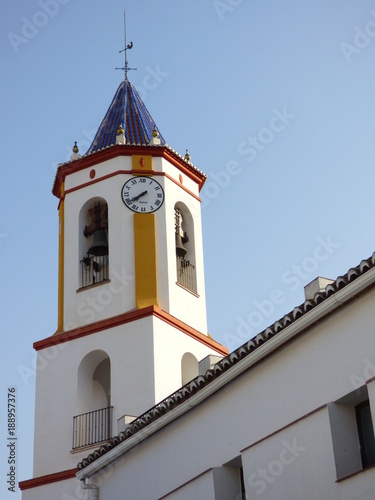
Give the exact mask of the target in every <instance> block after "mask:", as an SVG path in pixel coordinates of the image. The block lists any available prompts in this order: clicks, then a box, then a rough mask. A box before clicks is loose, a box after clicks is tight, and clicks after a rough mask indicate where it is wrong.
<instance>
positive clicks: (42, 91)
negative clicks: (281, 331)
mask: <svg viewBox="0 0 375 500" xmlns="http://www.w3.org/2000/svg"><path fill="white" fill-rule="evenodd" d="M43 6H44V7H43ZM124 7H126V9H127V24H128V42H129V41H133V43H134V48H133V49H132V50H131V51H129V63H130V66H132V67H136V68H137V71H132V72H131V73H130V78H131V80H132V81H133V83H134V84H135V85H136V86H137V87H138V90H139V93H140V95H141V97H142V98H143V99H144V102H145V103H146V105H147V107H148V109H149V111H150V113H151V115H152V116H153V118H154V120H155V121H156V123H157V124H158V126H159V129H160V131H161V132H162V134H163V136H164V138H165V139H166V141H167V143H168V144H169V145H170V146H171V147H172V148H174V149H175V150H177V151H178V152H179V153H180V154H184V153H185V149H186V148H189V151H190V154H191V158H192V162H193V163H194V164H195V165H196V166H197V167H198V168H200V169H201V170H203V171H204V172H205V173H207V174H208V181H207V183H206V187H205V188H204V190H203V192H202V197H203V224H204V227H203V229H204V250H205V266H206V293H207V307H208V319H209V331H210V334H211V335H212V337H214V338H215V339H216V340H218V341H219V342H222V343H224V344H227V345H228V346H229V347H230V349H234V348H235V347H237V346H238V345H240V344H241V343H243V342H244V341H245V340H246V338H250V336H251V334H252V333H254V334H255V333H257V332H258V331H261V330H263V329H264V328H265V327H266V326H268V325H269V324H270V323H272V322H273V321H274V320H276V319H278V318H280V317H282V316H283V315H284V314H285V313H287V312H289V311H290V310H291V309H293V307H294V306H296V305H299V304H300V303H301V302H302V301H303V286H304V285H306V284H307V283H308V282H310V281H311V280H312V279H314V278H315V277H316V276H318V275H321V276H325V277H328V278H336V277H337V276H338V275H340V274H344V273H345V272H346V271H347V270H348V269H349V268H350V267H351V266H356V265H357V264H359V262H360V261H361V260H362V259H363V258H367V257H369V256H370V255H371V254H372V252H373V251H374V250H375V223H374V215H373V214H374V212H375V197H374V194H373V191H374V170H375V92H374V88H375V64H374V58H375V5H374V2H373V1H370V0H356V1H355V2H353V1H352V0H329V1H327V0H315V1H314V2H312V1H310V0H309V1H308V0H284V1H282V2H280V1H279V0H262V1H260V0H242V1H241V0H222V1H219V0H217V1H215V0H194V1H190V2H176V1H175V0H160V1H158V2H155V1H151V0H140V1H137V2H125V3H124V2H123V1H119V0H112V1H111V2H105V1H103V0H101V1H100V0H99V1H92V0H91V1H89V0H80V1H79V2H78V1H77V0H70V1H69V0H64V1H62V0H60V1H58V0H50V2H47V0H46V1H44V0H40V1H35V0H28V1H26V0H19V1H18V2H2V4H1V7H0V14H1V15H0V40H1V42H0V51H1V61H2V71H1V73H2V77H1V80H0V90H1V100H0V106H1V121H0V131H1V148H0V161H1V183H0V210H1V219H0V269H1V274H0V276H1V278H0V279H1V287H0V294H1V306H2V308H1V324H0V328H1V339H2V345H3V349H2V352H3V356H4V360H3V362H2V363H1V383H2V398H1V400H2V401H3V405H2V408H0V419H1V420H0V421H1V422H2V424H1V428H2V429H3V434H2V439H1V443H0V444H1V448H2V449H1V454H0V460H1V468H0V469H1V471H3V472H2V479H1V481H0V496H1V498H12V499H15V498H20V497H19V495H18V494H16V495H9V497H8V496H7V490H6V484H5V481H6V477H5V474H6V472H7V470H8V466H7V463H6V459H7V453H6V441H5V439H6V433H5V431H6V416H7V415H6V389H7V387H8V386H16V387H17V398H18V423H17V429H18V437H19V441H18V450H17V454H18V466H17V472H18V478H17V479H18V480H24V479H28V478H30V477H31V476H32V465H31V464H32V441H33V415H34V409H33V405H34V381H35V377H34V376H33V374H32V363H33V360H34V352H33V349H32V343H33V342H34V341H36V340H39V339H42V338H45V337H47V336H49V335H51V334H52V333H53V332H54V331H55V329H56V321H57V312H56V311H57V232H58V217H57V210H56V209H57V200H56V199H55V198H54V197H53V196H52V194H51V187H52V183H53V179H54V175H55V169H56V165H57V163H58V162H63V161H66V159H67V155H68V154H70V153H68V152H70V149H71V147H72V145H73V143H74V141H75V140H76V141H78V145H79V146H80V149H81V152H84V151H85V149H86V148H87V147H88V145H89V142H90V139H91V138H92V135H93V133H94V132H95V131H96V129H97V128H98V126H99V124H100V122H101V120H102V118H103V116H104V114H105V112H106V110H107V108H108V106H109V104H110V102H111V99H112V97H113V95H114V92H115V90H116V88H117V86H118V85H119V83H120V81H121V78H122V73H121V72H120V71H115V67H116V66H122V64H123V58H122V56H121V55H120V54H119V52H118V51H119V50H120V49H121V48H123V10H124ZM25 369H29V370H30V371H29V372H27V375H26V376H25V374H24V376H23V377H21V376H20V370H25Z"/></svg>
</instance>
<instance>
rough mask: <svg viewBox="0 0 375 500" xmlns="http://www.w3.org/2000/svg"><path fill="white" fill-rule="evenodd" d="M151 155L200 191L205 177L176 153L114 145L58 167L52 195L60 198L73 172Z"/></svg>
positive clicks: (158, 149)
mask: <svg viewBox="0 0 375 500" xmlns="http://www.w3.org/2000/svg"><path fill="white" fill-rule="evenodd" d="M142 154H143V155H152V156H155V157H162V158H164V159H165V160H167V161H169V162H170V163H171V164H172V165H174V166H175V167H176V168H178V170H180V171H181V172H182V173H184V174H185V175H187V176H188V177H189V178H190V179H192V180H193V181H195V182H196V183H197V184H198V185H199V190H201V189H202V187H203V184H204V183H205V181H206V175H205V174H203V172H200V171H199V170H198V169H196V168H195V167H193V166H192V165H189V164H188V163H187V162H186V161H185V160H184V159H182V158H181V157H180V156H179V155H178V154H177V153H175V152H173V151H171V150H169V149H168V148H166V147H165V146H132V145H125V146H124V145H114V146H111V147H109V148H106V149H104V150H103V151H97V152H96V153H93V154H91V155H89V156H85V157H83V158H80V159H79V160H75V161H73V162H71V163H68V164H65V165H60V166H59V167H58V169H57V173H56V178H55V182H54V185H53V188H52V193H53V194H54V195H55V196H56V197H57V198H60V196H61V193H60V186H61V184H62V183H63V182H64V180H65V177H66V176H67V175H69V174H72V173H73V172H78V171H80V170H84V169H85V168H88V167H92V166H94V165H97V164H98V163H102V162H104V161H107V160H110V159H112V158H115V157H117V156H132V155H142Z"/></svg>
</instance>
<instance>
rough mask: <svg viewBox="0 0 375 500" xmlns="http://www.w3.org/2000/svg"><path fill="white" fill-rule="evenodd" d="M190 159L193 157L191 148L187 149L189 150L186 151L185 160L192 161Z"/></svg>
mask: <svg viewBox="0 0 375 500" xmlns="http://www.w3.org/2000/svg"><path fill="white" fill-rule="evenodd" d="M190 159H191V157H190V155H189V150H188V149H187V150H186V153H185V157H184V160H185V161H190Z"/></svg>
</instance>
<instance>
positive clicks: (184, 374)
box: [181, 352, 199, 385]
mask: <svg viewBox="0 0 375 500" xmlns="http://www.w3.org/2000/svg"><path fill="white" fill-rule="evenodd" d="M198 375H199V364H198V360H197V358H196V357H195V356H194V355H193V354H191V353H190V352H186V353H185V354H184V355H183V356H182V359H181V379H182V385H185V384H187V383H188V382H190V380H193V378H195V377H197V376H198Z"/></svg>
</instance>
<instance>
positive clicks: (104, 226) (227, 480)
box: [20, 81, 375, 500]
mask: <svg viewBox="0 0 375 500" xmlns="http://www.w3.org/2000/svg"><path fill="white" fill-rule="evenodd" d="M123 96H127V97H128V101H127V102H130V103H131V104H130V106H134V107H133V108H132V107H131V108H129V109H130V110H132V111H134V110H136V111H137V112H138V115H137V116H139V120H138V121H137V122H133V123H132V124H129V123H131V122H129V119H128V118H129V116H130V114H129V110H128V109H127V107H126V106H125V107H124V102H126V100H124V101H122V100H121V99H122V97H123ZM119 110H120V111H119ZM121 110H123V114H121ZM135 115H136V114H135ZM135 115H134V116H135ZM132 116H133V115H132ZM119 117H120V118H119ZM142 130H143V136H142V137H140V138H138V142H139V144H134V142H135V141H134V137H132V134H136V133H138V134H141V132H142ZM103 148H104V149H103ZM140 179H144V181H140ZM204 179H205V177H204V175H203V174H202V173H201V172H200V171H199V170H197V169H196V168H195V167H193V166H192V165H191V163H190V161H189V158H188V157H185V158H181V157H180V156H179V155H177V154H176V153H175V152H173V151H172V150H170V149H169V148H168V147H167V146H166V145H165V143H164V139H163V138H162V136H161V135H160V133H159V132H158V130H157V128H156V125H155V123H154V122H153V121H152V119H151V117H150V116H149V114H148V112H147V110H145V108H144V105H143V103H141V102H140V100H139V96H136V95H135V94H134V89H133V88H132V86H131V84H130V82H128V81H125V82H124V83H123V84H121V85H120V87H119V89H118V91H117V93H116V95H115V98H114V100H113V102H112V104H111V106H110V108H109V110H108V112H107V114H106V117H105V119H104V120H103V123H102V125H101V126H100V128H99V130H98V134H97V136H96V138H95V139H94V142H93V145H92V146H91V147H90V149H89V151H88V153H87V154H86V155H84V156H83V157H78V153H77V152H74V156H73V158H72V161H71V162H69V163H67V164H64V165H61V166H60V167H59V170H58V173H57V177H56V181H55V185H54V194H55V195H56V196H57V197H58V198H59V203H60V207H59V213H60V255H59V270H60V274H59V276H60V279H59V319H58V330H57V332H56V333H55V334H54V335H53V336H52V337H49V338H47V339H44V340H41V341H38V342H36V343H35V344H34V347H35V348H36V350H37V351H38V356H40V357H41V358H43V359H48V360H49V362H48V363H47V365H46V366H45V368H44V369H43V370H41V371H40V372H38V374H37V388H36V423H35V450H34V477H33V479H30V480H27V481H23V482H22V483H21V484H20V486H21V489H22V490H23V498H24V499H26V500H47V499H48V500H50V499H62V500H72V499H82V498H84V499H103V500H112V499H113V500H118V499H126V500H156V499H159V500H161V499H168V500H187V499H199V500H201V499H202V500H206V499H207V500H231V499H233V500H242V499H257V498H260V499H261V498H264V499H267V500H305V499H306V500H323V499H324V500H355V499H361V500H370V499H373V498H374V496H375V468H374V464H375V439H374V431H373V417H372V416H373V415H375V334H374V325H375V308H374V302H375V287H374V285H375V254H374V255H373V256H372V257H371V258H369V259H367V260H364V261H362V262H361V263H360V264H359V265H358V266H357V267H356V268H353V269H350V270H349V272H348V273H347V274H345V275H344V276H341V277H339V278H337V280H335V281H332V280H325V279H319V278H318V279H317V280H315V281H314V282H313V283H312V284H310V285H309V286H308V287H307V289H306V300H305V302H304V303H303V304H302V305H301V306H299V307H296V308H295V309H294V310H293V311H292V312H291V313H289V314H287V315H285V316H284V317H283V318H281V319H280V320H279V321H277V322H276V323H274V324H273V325H271V326H270V327H268V328H267V329H266V330H264V331H263V332H261V333H259V334H258V335H257V336H256V337H255V338H253V339H251V340H249V341H248V342H247V343H245V344H244V345H243V346H241V347H239V348H238V349H236V350H235V351H234V352H233V353H231V354H229V355H227V351H226V350H225V348H224V347H223V346H221V345H220V344H218V343H216V342H215V341H213V340H212V339H211V338H210V336H208V335H207V326H206V312H205V293H204V273H203V252H202V235H201V219H200V200H199V191H200V188H201V187H202V185H203V182H204ZM132 181H134V183H133V184H132ZM126 186H128V187H129V189H128V188H127V187H126ZM132 186H133V187H132ZM145 186H147V187H145ZM148 186H150V187H148ZM158 187H159V188H160V189H157V188H158ZM126 190H127V191H126ZM124 192H125V193H128V194H127V195H125V194H124ZM159 193H162V197H158V196H157V195H158V194H159ZM157 200H160V203H159V204H158V206H156V201H157ZM141 202H142V203H141ZM143 202H144V203H143ZM129 205H131V206H130V207H129ZM142 207H143V208H144V209H145V210H143V211H142V210H141V208H142ZM98 428H99V431H98V430H97V429H98ZM77 464H78V465H77Z"/></svg>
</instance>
